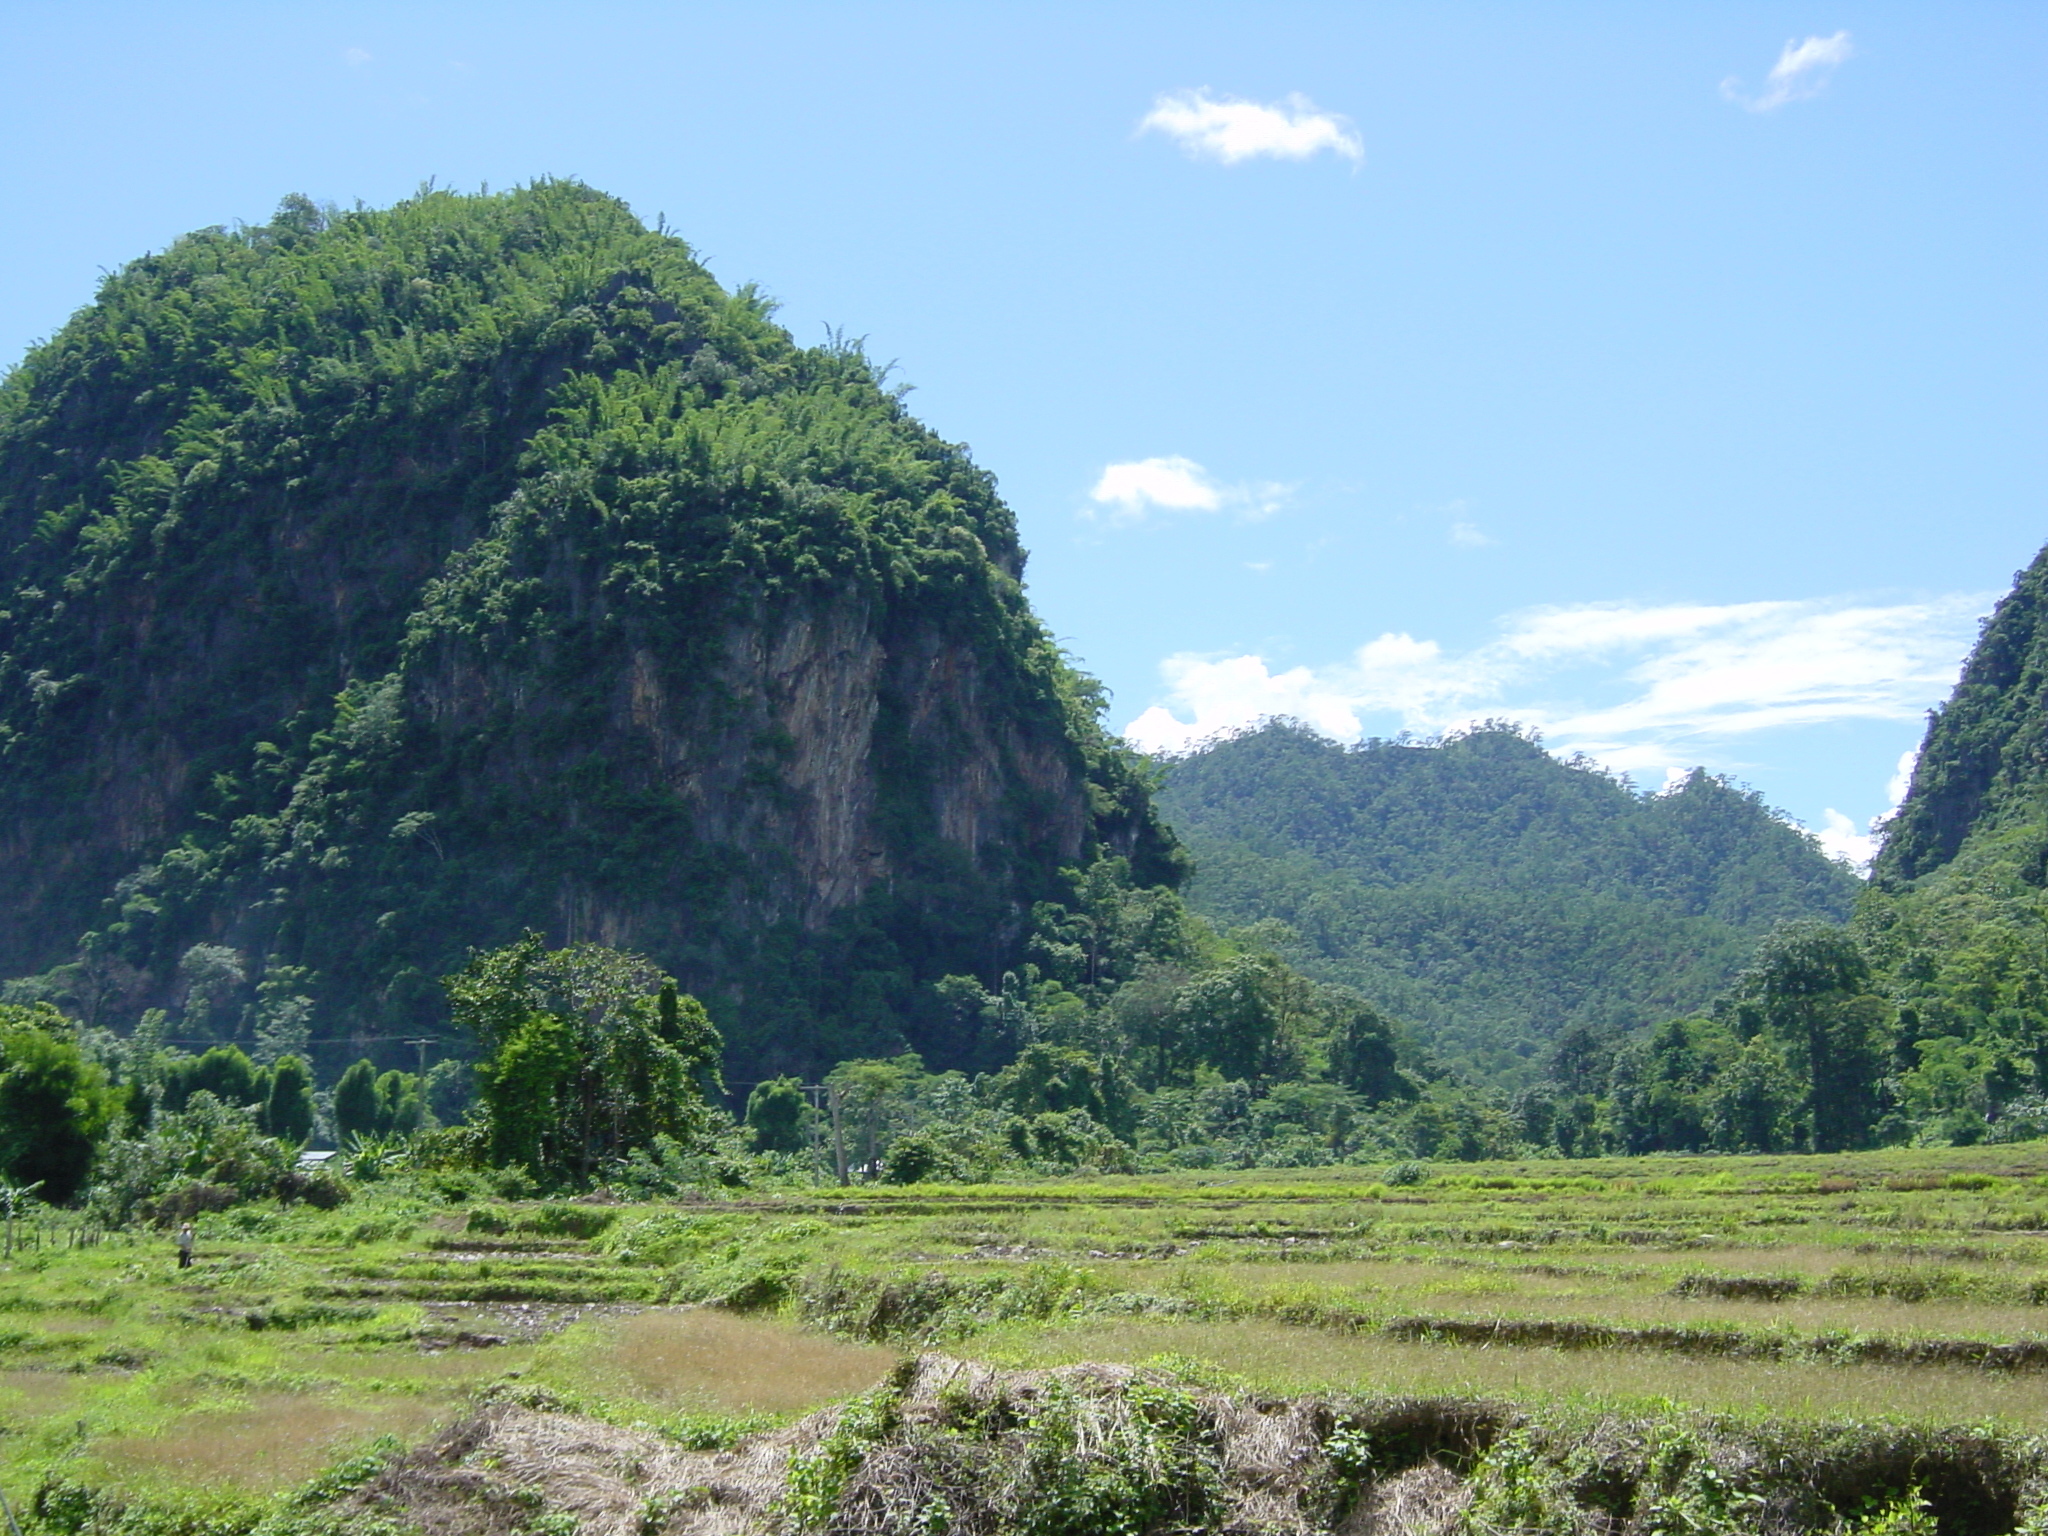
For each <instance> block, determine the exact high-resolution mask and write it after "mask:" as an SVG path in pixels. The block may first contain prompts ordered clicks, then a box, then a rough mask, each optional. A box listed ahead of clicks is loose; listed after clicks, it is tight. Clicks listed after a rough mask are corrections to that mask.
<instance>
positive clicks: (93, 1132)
mask: <svg viewBox="0 0 2048 1536" xmlns="http://www.w3.org/2000/svg"><path fill="white" fill-rule="evenodd" d="M115 1109H116V1098H115V1095H114V1093H113V1091H112V1090H111V1089H110V1088H109V1087H108V1085H107V1075H106V1071H105V1069H104V1068H102V1067H101V1066H100V1065H99V1064H98V1063H97V1062H94V1061H90V1060H88V1059H87V1058H86V1056H85V1055H84V1053H83V1052H82V1051H80V1050H79V1048H78V1039H77V1033H76V1031H75V1029H74V1028H73V1026H72V1024H71V1021H70V1020H68V1019H66V1018H65V1017H64V1016H63V1015H62V1014H61V1013H59V1012H58V1011H57V1010H56V1009H55V1008H54V1007H52V1006H51V1005H50V1004H48V1003H36V1004H31V1005H28V1006H0V1176H4V1177H5V1178H6V1180H7V1181H8V1182H9V1183H10V1184H14V1185H16V1186H22V1185H29V1184H35V1183H38V1182H40V1183H41V1184H42V1189H41V1191H40V1193H41V1195H42V1198H43V1199H45V1200H48V1201H50V1202H51V1203H52V1204H62V1203H64V1202H66V1201H68V1200H70V1199H71V1198H72V1197H73V1196H75V1195H76V1194H77V1193H78V1192H79V1190H80V1189H82V1188H83V1187H84V1185H85V1181H86V1179H87V1177H88V1176H89V1175H90V1173H91V1172H92V1166H93V1155H94V1152H95V1150H96V1149H97V1147H98V1144H99V1140H100V1137H101V1135H102V1134H103V1133H104V1132H105V1131H106V1129H107V1127H108V1125H109V1123H110V1122H111V1120H112V1118H113V1115H114V1112H115Z"/></svg>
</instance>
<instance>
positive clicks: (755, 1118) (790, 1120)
mask: <svg viewBox="0 0 2048 1536" xmlns="http://www.w3.org/2000/svg"><path fill="white" fill-rule="evenodd" d="M809 1118H810V1103H809V1101H808V1100H806V1099H805V1097H804V1090H803V1084H802V1083H800V1082H798V1081H797V1080H796V1079H795V1078H793V1077H776V1078H770V1079H769V1080H768V1081H767V1082H765V1083H756V1084H755V1085H754V1091H753V1092H752V1093H750V1094H748V1095H747V1130H748V1131H749V1132H751V1133H752V1135H753V1138H754V1150H755V1151H756V1152H801V1151H802V1150H803V1149H804V1127H805V1123H806V1121H807V1120H808V1119H809Z"/></svg>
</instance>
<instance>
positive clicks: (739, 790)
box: [0, 183, 1174, 1076]
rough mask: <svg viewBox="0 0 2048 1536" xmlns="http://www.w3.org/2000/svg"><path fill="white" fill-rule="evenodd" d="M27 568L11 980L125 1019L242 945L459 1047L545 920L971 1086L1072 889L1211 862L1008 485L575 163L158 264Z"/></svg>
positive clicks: (100, 349)
mask: <svg viewBox="0 0 2048 1536" xmlns="http://www.w3.org/2000/svg"><path fill="white" fill-rule="evenodd" d="M0 545H4V560H5V564H4V566H0V889H5V890H6V892H7V893H8V895H7V899H6V901H5V903H4V906H0V975H16V976H21V975H25V974H29V973H34V972H49V973H50V974H49V975H48V976H47V977H46V979H45V981H44V983H42V985H44V986H45V987H47V988H56V989H59V990H63V989H67V988H68V989H69V993H68V995H70V996H71V997H72V998H73V1000H74V1001H78V1002H80V1006H82V1007H84V1008H85V1009H86V1010H87V1011H92V1012H95V1013H96V1014H98V1015H99V1016H101V1017H103V1018H104V1019H105V1021H106V1022H110V1023H113V1024H115V1025H117V1026H118V1025H120V1024H122V1023H125V1022H127V1021H128V1020H131V1019H132V1018H133V1017H134V1016H135V1014H136V1013H137V1012H138V1011H139V1010H140V1009H141V1008H143V1007H146V1006H155V1005H165V1004H168V1005H171V1006H176V1005H177V1004H178V1003H179V1002H180V1000H181V999H182V997H183V995H184V989H185V987H186V985H187V981H188V980H189V973H190V970H191V967H190V966H189V965H187V964H185V962H186V960H187V957H188V956H190V955H191V954H192V953H194V946H209V948H208V949H207V950H206V951H205V953H206V954H208V955H211V956H213V957H214V959H213V961H211V962H209V963H214V964H216V969H218V964H219V963H221V962H220V961H219V957H220V955H221V954H222V953H231V954H232V956H233V957H234V962H233V963H234V965H236V966H239V967H240V968H241V973H242V975H243V982H242V984H241V990H240V991H239V992H238V993H236V994H235V996H234V998H233V999H231V1000H230V1001H231V1002H232V1003H233V1005H234V1007H235V1008H236V1009H238V1010H239V1017H240V1018H241V1020H242V1023H241V1025H240V1026H239V1027H240V1028H241V1029H242V1030H243V1031H244V1032H247V1031H250V1030H256V1029H260V1028H264V1027H267V1025H266V1020H270V1019H271V1017H272V1015H274V1014H276V1012H277V1010H278V1008H279V1007H280V1006H282V1005H281V1004H280V1002H279V999H280V998H285V999H297V1000H298V1003H295V1004H294V1005H293V1006H298V1005H299V1004H305V1005H310V1006H311V1007H312V1008H313V1010H314V1016H315V1017H316V1018H317V1019H318V1020H319V1021H320V1031H321V1033H322V1035H323V1036H337V1035H346V1034H348V1033H350V1032H355V1033H379V1032H382V1033H397V1032H415V1031H419V1030H433V1029H435V1028H437V1027H439V1023H438V1021H439V1019H440V1018H441V1017H442V1010H441V1005H440V999H439V994H438V987H437V984H436V980H435V978H436V977H438V976H439V975H441V974H444V973H445V972H446V971H448V970H450V969H452V968H453V967H455V966H456V965H459V964H460V962H461V960H462V958H463V956H464V954H465V953H466V952H467V950H468V949H469V948H470V947H472V946H482V945H487V944H492V943H497V942H502V941H503V940H505V939H508V938H510V937H512V936H514V935H516V934H517V933H518V932H519V931H520V930H522V929H524V928H527V927H533V928H538V929H541V930H543V931H544V932H545V933H546V934H547V935H548V937H550V938H551V939H553V940H555V941H558V942H559V941H566V940H580V939H589V940H595V941H599V942H605V943H611V944H618V945H624V946H630V947H633V948H637V949H641V950H644V951H646V952H647V953H648V954H650V955H651V956H653V958H655V959H656V960H657V961H658V962H660V963H661V964H662V965H664V966H665V967H667V968H669V969H671V970H672V971H674V972H675V973H676V974H677V975H678V976H679V978H681V979H682V980H684V981H685V982H686V983H687V984H688V985H690V986H691V987H692V988H693V989H696V990H698V991H699V992H700V993H701V994H703V995H704V996H705V997H706V998H707V1000H708V1001H710V1002H711V1003H712V1005H713V1007H714V1011H715V1013H716V1014H717V1016H718V1018H719V1022H720V1024H721V1025H722V1026H723V1027H725V1028H726V1029H727V1031H728V1033H729V1034H730V1035H731V1036H732V1038H733V1040H734V1042H735V1046H736V1060H735V1066H736V1067H737V1068H739V1069H740V1073H741V1075H742V1076H744V1075H745V1072H746V1070H748V1069H750V1068H758V1069H760V1070H764V1071H765V1070H772V1069H780V1068H784V1067H787V1068H792V1069H804V1068H809V1067H811V1066H814V1065H815V1064H817V1063H818V1062H820V1061H827V1060H830V1059H833V1058H834V1057H835V1056H836V1055H845V1054H853V1053H856V1052H864V1051H884V1050H895V1049H901V1048H902V1047H903V1046H904V1045H905V1044H915V1045H917V1046H918V1047H919V1048H920V1049H924V1050H926V1051H927V1052H928V1053H929V1054H931V1055H932V1056H933V1057H934V1058H935V1059H937V1060H941V1061H943V1060H946V1059H947V1058H948V1055H949V1052H950V1051H952V1048H953V1043H952V1042H949V1041H948V1040H947V1039H946V1038H945V1037H944V1035H943V1029H942V1028H941V1026H940V1023H939V1022H938V1021H937V1015H936V1014H935V1013H934V1012H933V1007H932V1005H931V1004H930V997H931V988H930V983H931V982H932V981H933V980H935V979H936V978H938V977H940V976H943V975H945V974H948V973H955V972H972V973H974V974H977V975H980V976H982V977H984V978H985V979H986V980H988V981H990V982H993V981H995V980H996V979H997V978H998V977H999V976H1000V974H1001V972H1002V970H1003V969H1005V968H1006V967H1009V966H1013V965H1015V964H1017V963H1019V961H1020V959H1021V956H1022V943H1023V940H1024V937H1025V930H1026V926H1027V922H1028V918H1029V913H1030V909H1031V906H1032V904H1033V903H1034V902H1036V901H1041V900H1045V899H1049V898H1056V897H1057V896H1058V894H1059V892H1060V890H1061V875H1060V871H1061V869H1062V868H1063V867H1065V866H1071V865H1074V864H1076V863H1083V862H1086V861H1088V860H1090V859H1093V858H1097V857H1101V856H1104V855H1111V854H1115V855H1121V856H1124V857H1127V858H1131V859H1132V860H1133V861H1134V863H1135V864H1136V865H1137V866H1139V867H1140V869H1141V872H1143V873H1144V874H1145V877H1146V878H1170V877H1171V874H1172V870H1173V863H1174V859H1173V850H1172V843H1171V838H1170V835H1169V834H1167V833H1165V832H1164V831H1163V829H1162V828H1161V827H1160V825H1159V823H1158V821H1157V819H1156V817H1155V816H1154V815H1153V813H1152V811H1151V808H1150V804H1149V801H1148V799H1147V797H1146V792H1145V790H1144V788H1143V786H1142V782H1141V780H1140V778H1139V776H1138V775H1137V774H1136V772H1135V770H1134V768H1133V765H1132V764H1131V762H1130V761H1129V760H1128V759H1127V757H1126V756H1125V755H1124V754H1123V753H1122V751H1121V749H1120V748H1119V747H1117V746H1116V744H1115V743H1114V742H1112V741H1110V740H1109V739H1107V738H1106V737H1105V736H1104V735H1103V734H1102V732H1101V730H1100V728H1099V726H1098V725H1097V724H1096V721H1095V718H1094V715H1093V712H1092V711H1091V710H1090V709H1089V707H1088V706H1087V703H1086V698H1087V694H1088V690H1087V687H1086V686H1085V684H1083V683H1082V682H1081V681H1080V680H1078V679H1076V678H1075V676H1074V675H1073V674H1072V673H1070V672H1069V671H1068V670H1067V669H1066V668H1065V666H1064V665H1063V664H1062V663H1061V661H1060V660H1059V657H1058V655H1057V652H1056V650H1055V649H1054V648H1053V647H1052V645H1051V644H1050V643H1049V641H1048V638H1047V637H1046V636H1045V634H1044V633H1043V631H1042V629H1041V628H1040V627H1039V625H1038V624H1037V622H1036V620H1035V619H1034V618H1033V617H1032V615H1031V612H1030V609H1029V606H1028V605H1027V603H1026V602H1025V600H1024V595H1023V589H1022V586H1021V584H1020V577H1021V573H1022V569H1023V554H1022V551H1021V550H1020V549H1019V547H1018V544H1017V539H1016V533H1015V529H1014V526H1013V524H1012V521H1011V518H1010V514H1009V512H1008V509H1007V508H1005V507H1004V506H1003V504H1002V502H1001V501H1000V500H999V499H998V498H997V497H996V496H995V493H994V488H993V485H992V482H991V481H990V480H989V478H988V477H987V476H986V475H985V474H984V473H982V472H981V471H980V470H978V469H977V468H975V467H974V465H973V464H972V463H971V462H970V461H969V460H968V458H967V457H966V454H965V452H964V451H963V450H961V449H959V448H958V447H955V446H953V445H950V444H947V443H945V442H943V441H941V440H940V439H938V438H936V437H934V436H933V435H932V434H931V433H930V432H928V431H927V430H926V429H924V428H923V427H922V426H921V425H919V424H918V423H917V422H915V421H914V420H912V419H911V418H910V417H909V416H908V415H907V414H906V413H905V412H904V410H903V408H902V406H901V404H900V402H899V401H898V399H897V398H896V397H895V396H893V395H891V394H890V393H888V392H887V391H886V390H884V389H883V388H882V387H881V386H880V384H879V383H878V382H877V380H876V378H875V375H874V373H873V371H872V370H871V369H869V367H868V366H867V364H866V361H865V359H863V358H862V357H861V356H860V355H859V353H858V352H857V351H855V350H851V349H846V348H839V347H828V348H823V349H815V350H805V349H802V348H798V347H796V346H794V345H793V344H792V343H791V342H790V340H789V338H788V337H787V335H785V334H784V333H783V332H781V331H780V330H779V329H777V328H776V327H775V326H773V325H772V324H771V323H769V321H768V319H767V310H766V306H764V305H763V304H761V303H760V302H759V301H758V300H757V299H755V298H753V297H752V296H751V295H750V294H748V293H747V292H745V291H742V292H740V293H738V294H728V293H726V292H724V291H723V290H721V289H720V288H718V286H717V285H716V284H715V283H714V282H712V281H711V279H710V278H709V276H708V275H707V274H705V273H704V272H703V270H702V269H701V268H699V267H698V266H697V265H696V264H695V263H694V261H692V260H691V259H690V256H689V253H688V251H687V248H685V247H683V246H682V244H681V242H679V241H677V240H675V239H674V238H673V237H670V236H667V235H661V234H654V233H650V232H649V231H647V230H645V229H644V228H642V227H641V226H640V225H639V224H638V223H637V222H636V221H634V220H633V219H632V217H631V215H630V214H629V213H627V212H626V211H625V210H624V209H623V208H622V207H620V206H619V205H618V204H616V203H614V202H612V201H611V200H609V199H605V198H602V197H600V196H599V195H597V194H595V193H592V192H590V191H589V190H588V189H586V188H581V187H578V186H575V185H573V184H561V183H553V184H543V185H541V186H537V187H533V188H526V189H522V190H521V191H519V192H516V193H512V194H506V195H503V196H499V197H483V198H461V197H452V196H448V195H446V194H439V193H436V194H431V195H428V196H426V197H423V198H421V199H419V200H417V201H416V202H414V203H410V204H405V205H401V206H400V207H399V208H396V209H391V210H387V211H381V212H379V211H363V212H358V213H353V214H348V215H332V214H325V213H321V212H320V211H319V210H316V209H313V208H312V207H311V205H310V204H305V203H304V202H303V200H296V201H294V200H288V202H287V205H286V207H285V208H284V209H281V210H280V215H279V219H278V221H277V222H276V223H274V224H273V225H271V226H268V227H266V228H263V229H258V230H250V231H242V232H238V233H235V234H225V233H222V232H219V231H211V232H204V233H202V234H201V235H197V236H193V237H191V238H190V239H188V240H187V241H184V242H180V243H179V244H178V245H177V246H174V247H173V248H172V249H171V250H170V251H168V252H166V253H164V254H163V255H162V256H160V257H152V258H149V259H148V260H146V261H143V262H139V263H136V264H135V265H134V266H132V267H130V268H128V269H126V270H125V271H124V272H122V273H121V274H118V275H117V276H116V277H115V278H114V279H112V280H110V282H109V283H108V285H107V288H106V290H105V291H103V293H102V295H101V298H100V300H99V302H98V303H97V304H96V305H95V306H93V307H92V308H90V309H88V310H86V311H83V312H81V314H80V316H79V317H78V318H77V319H76V320H74V322H73V323H72V324H71V325H70V326H69V327H67V328H66V330H65V331H64V332H63V333H61V334H60V335H59V336H58V337H57V338H56V339H55V340H54V341H52V342H51V343H50V344H48V345H47V346H46V347H44V348H42V349H40V350H39V351H38V352H37V353H35V354H33V355H32V356H31V357H30V358H29V359H28V361H27V362H26V363H25V364H24V365H23V367H22V368H21V369H19V370H17V372H16V373H15V374H14V375H12V376H10V377H9V379H8V380H7V381H6V384H5V386H4V388H0ZM81 935H83V936H84V937H83V940H81ZM181 967H182V969H181ZM52 968H55V969H54V970H53V969H52ZM221 1006H223V1007H226V1006H227V1004H225V1003H224V1004H222V1005H221ZM300 1011H301V1012H302V1013H303V1011H304V1009H303V1008H301V1010H300Z"/></svg>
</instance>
